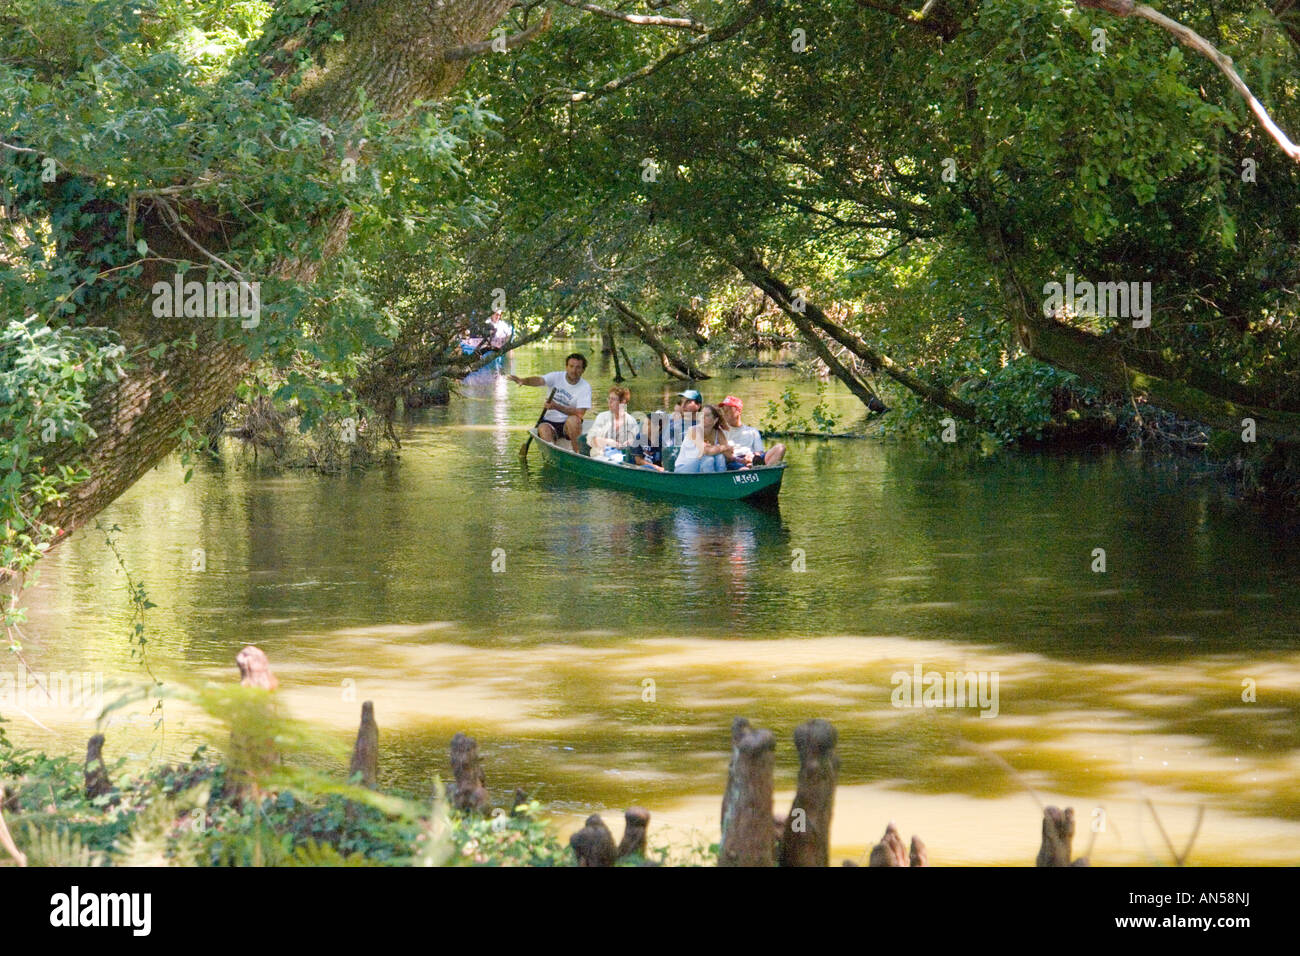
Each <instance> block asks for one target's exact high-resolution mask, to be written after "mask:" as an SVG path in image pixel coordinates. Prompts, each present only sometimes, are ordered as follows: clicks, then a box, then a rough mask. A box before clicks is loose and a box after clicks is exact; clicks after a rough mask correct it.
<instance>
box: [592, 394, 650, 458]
mask: <svg viewBox="0 0 1300 956" xmlns="http://www.w3.org/2000/svg"><path fill="white" fill-rule="evenodd" d="M631 397H632V393H631V392H630V391H628V390H627V389H626V388H624V387H623V386H622V385H614V386H612V387H611V388H610V390H609V397H608V402H609V411H605V412H601V413H600V414H599V415H597V416H596V422H595V424H593V425H592V426H591V431H589V432H587V444H588V445H590V446H591V457H592V458H606V459H609V460H611V461H622V460H623V449H624V448H632V447H636V446H637V445H638V444H639V443H640V440H641V427H640V426H639V425H638V424H637V421H636V419H635V418H633V417H632V416H631V415H629V414H628V413H627V403H628V400H629V399H631Z"/></svg>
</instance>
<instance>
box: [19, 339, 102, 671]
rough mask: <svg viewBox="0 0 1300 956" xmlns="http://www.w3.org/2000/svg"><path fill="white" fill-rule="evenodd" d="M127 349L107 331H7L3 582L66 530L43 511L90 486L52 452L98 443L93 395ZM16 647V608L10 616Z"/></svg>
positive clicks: (26, 566)
mask: <svg viewBox="0 0 1300 956" xmlns="http://www.w3.org/2000/svg"><path fill="white" fill-rule="evenodd" d="M122 358H123V349H122V347H121V346H120V345H119V344H117V343H116V342H115V340H114V337H113V336H112V335H111V334H110V333H108V332H106V331H104V330H102V329H52V328H50V327H49V326H48V325H46V324H45V323H43V322H41V321H40V320H39V319H38V318H37V317H36V316H29V317H28V318H26V319H22V320H18V319H10V320H9V322H8V323H7V324H6V325H5V326H4V327H3V328H2V329H0V528H2V529H3V532H2V536H0V575H7V576H11V577H14V578H15V579H17V580H18V581H19V582H21V581H22V578H23V575H25V574H26V572H27V571H28V570H29V569H30V568H31V567H32V565H33V564H34V563H35V562H36V560H37V559H38V558H39V557H40V556H41V555H42V554H43V553H44V552H45V551H46V550H48V548H49V546H50V543H51V542H52V541H53V540H54V539H55V538H56V537H58V536H59V535H60V534H61V533H62V531H61V529H60V528H57V527H55V526H53V525H51V524H50V523H49V522H47V521H43V520H41V514H42V510H43V509H44V508H46V507H47V506H49V505H50V504H52V503H54V502H57V501H60V500H62V499H63V498H64V497H65V496H66V495H67V493H68V491H69V489H70V488H72V487H73V486H74V485H76V484H77V483H78V482H80V481H82V480H84V479H85V478H86V477H87V476H88V473H87V472H86V471H85V469H81V468H73V467H71V466H67V465H60V466H59V467H57V468H51V469H49V470H47V469H46V467H45V465H44V464H43V462H44V460H45V457H46V453H47V451H48V450H49V449H52V448H54V447H56V446H58V445H59V444H60V443H63V442H71V443H74V444H79V443H81V442H84V441H85V440H86V439H87V438H90V437H93V435H94V430H93V429H92V428H91V427H90V425H89V424H87V423H86V421H85V417H84V416H85V413H86V411H87V410H88V409H89V407H90V398H89V394H90V392H91V390H92V389H93V388H94V387H95V386H96V385H97V384H98V383H100V382H104V381H111V380H113V379H116V378H117V376H118V375H120V374H121V365H120V363H121V360H122ZM3 613H4V625H5V628H6V630H9V631H10V643H11V646H17V640H16V638H14V637H13V634H12V630H10V629H11V628H12V627H13V625H15V624H18V623H20V622H21V621H22V616H21V614H20V612H18V611H17V610H16V609H15V606H14V605H11V606H10V607H6V608H5V610H4V612H3Z"/></svg>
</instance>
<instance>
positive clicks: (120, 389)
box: [41, 0, 511, 540]
mask: <svg viewBox="0 0 1300 956" xmlns="http://www.w3.org/2000/svg"><path fill="white" fill-rule="evenodd" d="M510 6H511V0H444V2H441V3H438V4H427V3H423V2H419V0H362V2H351V3H348V4H345V5H344V7H343V9H342V10H341V11H340V12H339V13H338V14H337V19H336V21H335V23H334V24H333V26H334V28H335V29H334V32H336V33H337V34H339V35H341V36H342V37H343V40H342V42H338V43H330V44H328V45H327V46H326V47H325V48H323V49H322V50H321V51H320V55H321V57H322V60H321V62H319V63H318V64H317V65H316V66H315V67H314V68H313V69H312V70H311V71H310V73H309V74H308V75H307V77H306V79H305V82H304V83H303V85H302V86H301V88H300V89H299V91H298V93H297V101H296V105H297V106H298V108H299V109H300V111H301V112H302V114H303V115H305V116H311V117H315V118H317V119H320V120H322V121H324V122H327V123H330V124H331V125H334V126H338V125H341V124H345V123H346V122H348V121H349V120H351V119H354V118H355V117H356V116H357V115H358V112H359V103H360V100H359V98H358V91H359V90H364V91H365V96H366V100H367V102H368V103H370V104H371V106H372V107H373V108H375V109H377V110H379V111H380V112H382V113H383V114H385V115H387V116H389V117H392V118H396V117H401V116H403V115H405V114H406V113H407V112H408V111H409V110H410V109H411V107H412V105H413V104H415V103H416V102H417V101H428V100H438V99H441V98H442V97H444V96H445V95H446V94H447V93H449V92H450V91H451V90H452V89H453V88H454V87H455V86H456V84H457V83H458V82H459V81H460V79H461V77H462V76H463V75H464V71H465V68H466V64H465V61H463V60H447V59H445V58H444V53H445V52H446V51H448V50H450V49H452V48H455V47H462V46H464V45H466V44H468V43H471V42H476V41H481V40H482V39H483V38H484V37H485V36H486V35H487V34H488V32H489V31H490V30H491V29H492V27H493V26H495V25H496V24H497V23H498V22H499V21H500V20H501V18H502V17H503V16H504V15H505V14H506V12H507V11H508V10H509V9H510ZM269 22H273V21H269ZM304 29H305V28H304ZM277 42H278V43H279V44H281V45H286V46H287V45H298V44H301V43H302V42H303V38H302V37H282V38H277ZM182 212H183V214H184V217H185V218H186V219H187V220H188V221H190V222H191V223H195V226H194V227H192V228H191V229H188V230H187V231H190V233H191V235H192V236H194V237H195V238H196V240H197V241H199V242H200V244H202V245H204V246H205V247H206V248H208V249H210V250H211V251H213V252H215V253H216V254H217V255H220V254H221V252H222V251H223V244H222V242H221V236H222V234H223V227H224V229H225V230H226V231H228V232H229V233H230V234H236V233H238V232H239V231H240V230H239V228H238V224H237V223H231V222H224V223H223V222H221V218H222V216H226V218H227V219H229V218H230V216H232V215H233V213H231V211H229V210H227V211H224V212H221V213H220V215H218V211H216V210H204V209H200V208H186V209H184V210H182ZM105 218H106V217H105ZM202 224H207V225H208V226H209V227H210V228H208V230H207V231H206V232H205V231H204V230H203V229H202V228H200V226H201V225H202ZM349 225H350V215H349V214H348V213H347V211H343V212H340V213H339V214H338V215H337V217H336V218H335V220H334V221H332V222H331V223H330V225H329V228H328V233H329V237H330V238H329V240H328V241H327V243H326V248H325V255H324V258H329V257H330V256H332V255H334V254H336V253H337V252H338V251H339V250H340V249H341V248H342V246H343V244H344V242H345V241H346V238H347V231H348V226H349ZM102 228H103V223H102V222H99V221H97V222H96V223H92V224H91V225H90V226H88V227H87V228H86V229H84V230H83V232H84V233H85V234H86V235H87V236H90V235H94V234H96V230H97V229H101V230H102ZM136 234H137V235H138V236H141V237H142V238H144V239H146V240H147V242H148V243H149V247H150V249H151V250H157V251H158V253H159V255H161V256H167V257H172V258H188V259H191V260H193V259H196V258H198V253H196V251H195V249H194V247H193V246H192V245H191V244H190V243H188V242H186V241H184V240H183V238H182V237H181V236H180V235H179V232H178V231H177V228H176V227H175V226H174V224H172V223H170V222H168V221H167V217H165V216H163V215H161V214H156V215H153V216H152V217H151V216H142V217H141V219H140V220H139V221H138V222H137V223H136ZM147 266H148V267H147V268H146V269H145V272H144V274H143V275H142V276H141V278H140V279H139V280H138V281H137V283H136V289H137V290H138V294H137V295H135V296H131V297H128V299H127V300H124V302H123V303H122V305H121V306H119V307H118V308H117V309H115V310H113V311H112V312H110V313H105V314H102V315H98V316H92V317H91V318H92V320H93V322H92V324H97V325H107V326H109V327H111V328H116V329H118V330H119V331H120V332H121V334H122V338H123V341H124V344H125V345H126V346H127V348H128V350H129V351H130V352H132V353H142V352H143V350H144V349H145V348H148V347H150V346H153V345H155V344H158V343H160V342H167V341H172V340H175V339H179V338H188V337H189V336H190V334H191V333H196V334H197V341H198V347H197V348H195V349H194V350H192V351H190V350H188V349H172V350H169V352H168V354H167V356H166V357H165V359H164V360H159V361H150V360H142V361H141V364H140V365H139V366H137V367H135V368H133V369H131V370H130V371H129V372H128V374H127V375H126V376H125V377H124V378H122V379H121V380H119V381H118V382H116V383H115V384H112V385H109V386H106V387H104V388H102V389H101V390H100V391H99V392H97V393H96V394H95V395H94V397H93V399H92V408H91V409H90V412H89V414H88V416H87V421H88V423H89V424H90V425H91V427H92V428H94V430H95V433H96V437H95V438H92V439H90V440H89V441H87V442H86V443H85V444H82V445H76V444H72V443H65V444H61V445H57V446H55V447H53V448H52V449H50V451H49V452H48V453H47V454H46V456H45V466H46V468H47V469H49V470H52V469H53V467H55V466H58V465H62V464H67V465H73V464H76V463H78V462H88V463H90V465H91V472H92V474H91V478H90V479H89V480H88V481H85V482H83V483H81V484H80V485H77V486H76V487H75V488H74V489H73V490H72V492H71V494H69V495H68V497H67V498H66V500H64V501H62V502H58V503H54V504H51V505H48V506H47V507H46V508H45V509H44V510H43V512H42V515H41V517H42V520H44V521H47V522H49V523H50V524H53V525H54V526H55V527H58V528H60V529H62V531H63V534H61V535H60V537H59V539H58V540H63V539H64V538H65V537H66V533H67V532H70V531H72V530H74V529H76V528H77V527H80V526H81V525H83V524H85V523H86V522H87V521H88V520H89V519H90V518H91V517H93V516H94V515H95V514H96V513H98V512H99V511H100V510H102V509H103V508H104V507H105V506H107V505H108V504H109V503H111V502H112V501H113V500H114V499H116V498H117V497H119V496H120V495H121V494H122V493H123V492H125V491H126V490H127V489H128V488H130V487H131V485H133V484H134V483H135V482H136V481H137V480H138V479H139V478H140V477H141V476H142V475H143V474H145V472H147V471H148V470H149V469H151V468H153V467H154V466H155V465H156V464H158V463H159V462H160V461H161V460H162V459H163V458H164V457H165V456H166V455H167V454H169V453H170V452H171V451H173V450H174V449H175V448H176V447H177V444H178V442H179V430H180V429H181V427H182V425H183V424H184V422H185V420H186V419H187V418H189V419H191V420H193V421H194V422H196V423H199V424H201V423H202V422H204V421H206V420H207V419H208V417H209V416H211V415H212V413H213V412H214V411H216V410H217V409H218V408H219V407H221V405H222V404H224V403H225V402H226V401H227V400H228V399H229V397H230V395H231V393H233V392H234V390H235V388H236V386H238V385H239V383H240V382H241V381H242V380H243V379H244V377H245V376H246V375H247V373H248V370H249V368H250V363H249V360H248V357H247V355H246V353H245V351H244V346H243V343H242V342H240V341H239V340H238V339H237V338H220V337H218V336H217V335H215V334H214V332H213V330H211V329H204V328H196V327H195V323H194V322H193V320H192V319H191V320H189V321H188V323H187V322H185V321H184V320H181V321H178V322H173V323H170V324H168V323H160V322H157V321H153V322H140V321H139V320H138V319H137V318H135V317H138V316H140V315H148V314H149V307H148V301H147V298H146V293H147V291H148V290H149V289H150V288H151V286H152V284H153V283H154V282H155V281H158V280H159V279H160V278H170V273H169V274H168V275H165V276H164V275H162V270H161V269H160V268H159V265H158V264H156V263H149V264H147ZM320 266H321V262H320V261H301V260H300V259H299V258H298V256H297V254H296V250H293V249H286V250H284V255H283V258H282V261H281V263H280V264H279V267H278V268H277V269H276V270H275V271H276V273H277V274H278V275H280V276H281V277H284V278H294V279H305V278H310V277H311V276H312V275H313V274H314V273H315V272H316V270H318V269H319V268H320ZM169 268H170V267H169ZM205 277H206V276H205Z"/></svg>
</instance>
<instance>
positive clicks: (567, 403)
mask: <svg viewBox="0 0 1300 956" xmlns="http://www.w3.org/2000/svg"><path fill="white" fill-rule="evenodd" d="M586 370H587V357H586V356H585V355H583V354H582V353H581V352H574V353H573V354H572V355H570V356H569V357H568V358H566V359H565V360H564V371H563V372H547V373H546V374H545V375H529V376H528V377H527V378H520V377H519V376H518V375H509V376H507V378H509V379H510V381H512V382H514V383H515V384H516V385H529V386H532V387H533V388H553V389H555V394H554V395H553V396H551V399H550V400H549V401H548V402H547V403H546V412H545V413H544V414H543V416H542V423H541V424H540V425H538V426H537V437H539V438H540V439H542V441H548V442H550V443H551V444H552V445H554V444H555V443H556V442H558V441H559V439H560V438H561V437H564V438H567V439H569V441H570V443H572V445H573V449H574V451H577V449H578V437H579V436H580V435H581V434H582V417H583V416H584V415H586V414H587V412H588V410H589V409H590V408H591V383H590V382H588V381H587V380H586V379H585V378H583V377H582V373H583V372H585V371H586Z"/></svg>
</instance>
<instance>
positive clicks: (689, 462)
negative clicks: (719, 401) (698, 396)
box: [673, 405, 734, 474]
mask: <svg viewBox="0 0 1300 956" xmlns="http://www.w3.org/2000/svg"><path fill="white" fill-rule="evenodd" d="M733 457H734V452H733V451H732V448H731V445H730V444H729V443H728V442H727V425H726V423H725V422H724V421H723V419H722V412H720V411H718V408H717V406H715V405H705V406H704V409H703V410H702V411H701V412H700V423H699V424H698V425H695V426H693V427H691V428H689V429H687V431H686V438H685V439H684V440H683V441H682V450H681V451H680V452H678V454H677V464H676V465H675V466H674V467H673V471H677V472H682V473H684V474H698V473H700V472H707V471H726V470H727V462H728V461H729V460H731V459H732V458H733Z"/></svg>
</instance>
